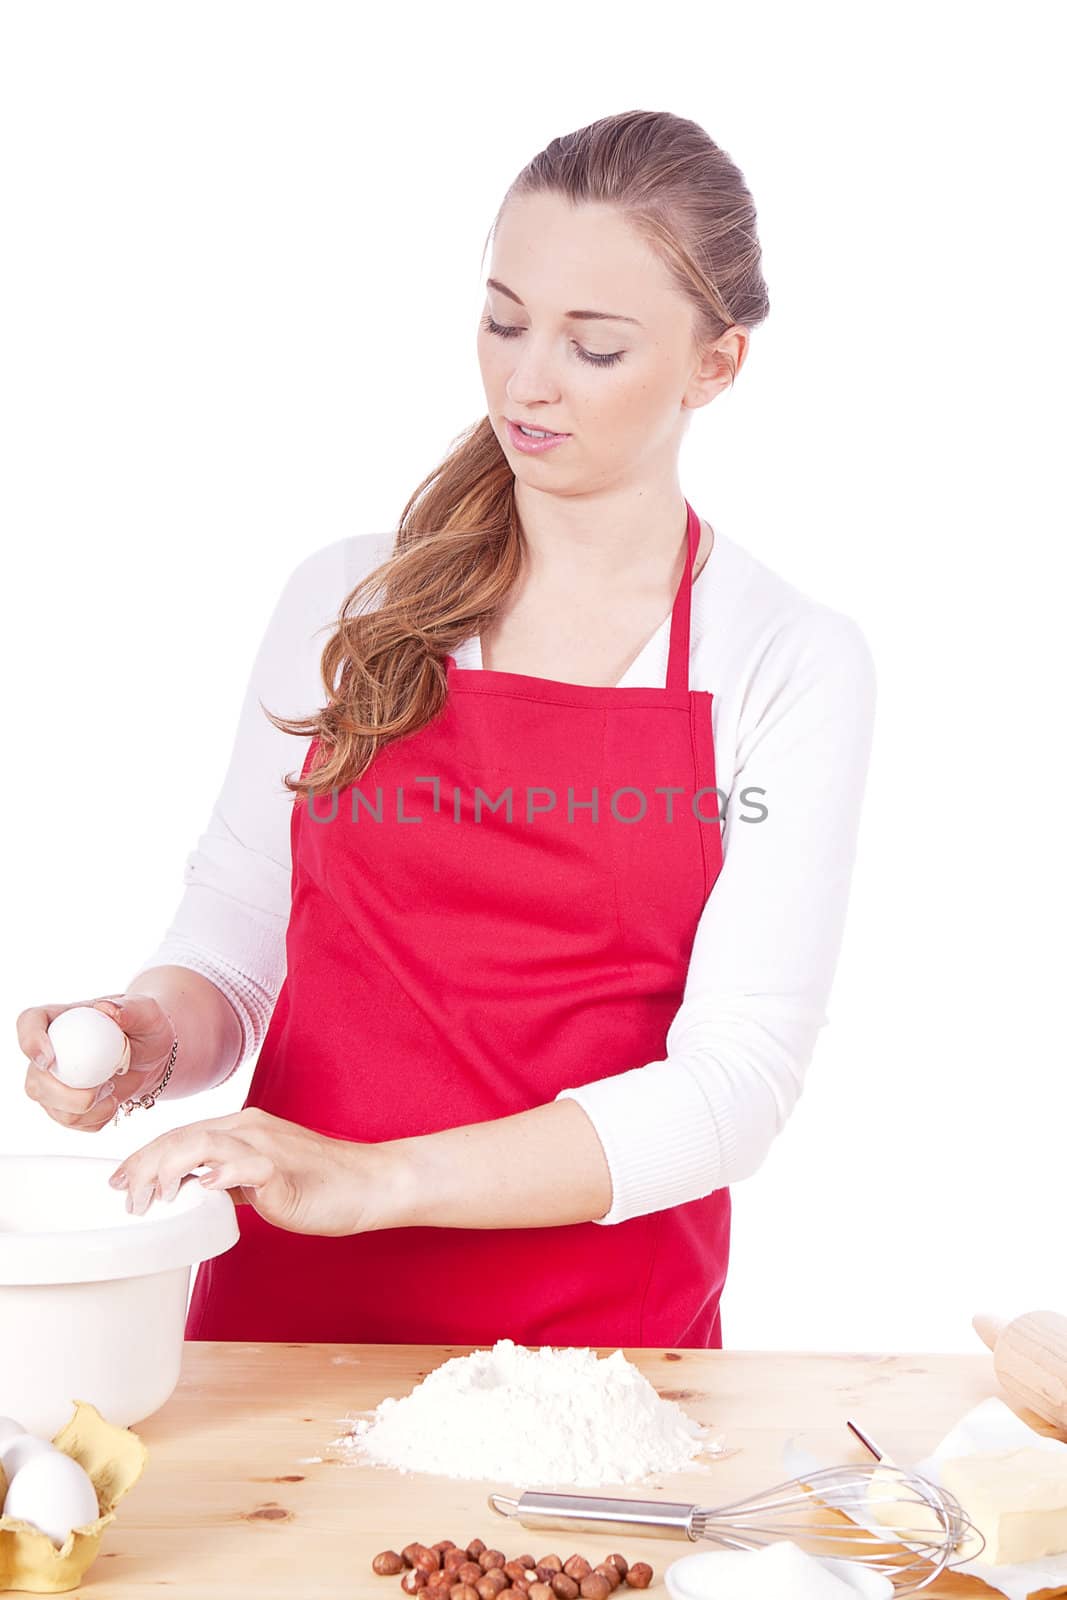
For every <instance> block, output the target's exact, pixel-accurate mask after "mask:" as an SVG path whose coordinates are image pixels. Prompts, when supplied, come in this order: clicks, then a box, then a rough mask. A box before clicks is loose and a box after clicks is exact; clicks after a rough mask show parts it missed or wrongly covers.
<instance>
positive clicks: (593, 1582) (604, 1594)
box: [578, 1572, 611, 1600]
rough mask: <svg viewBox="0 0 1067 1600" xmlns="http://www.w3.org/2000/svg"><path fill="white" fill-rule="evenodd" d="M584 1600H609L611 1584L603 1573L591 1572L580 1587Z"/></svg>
mask: <svg viewBox="0 0 1067 1600" xmlns="http://www.w3.org/2000/svg"><path fill="white" fill-rule="evenodd" d="M578 1589H579V1592H580V1593H581V1596H582V1600H608V1595H609V1594H610V1593H611V1584H610V1583H609V1582H608V1580H607V1578H605V1576H604V1574H603V1573H602V1572H589V1573H587V1574H586V1576H585V1577H584V1578H583V1579H582V1581H581V1583H579V1585H578Z"/></svg>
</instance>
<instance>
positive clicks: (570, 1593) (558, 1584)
mask: <svg viewBox="0 0 1067 1600" xmlns="http://www.w3.org/2000/svg"><path fill="white" fill-rule="evenodd" d="M551 1583H552V1593H553V1594H554V1595H555V1596H556V1597H557V1600H578V1582H577V1579H575V1578H572V1577H570V1576H569V1575H568V1574H567V1573H566V1572H557V1573H556V1576H555V1577H554V1578H553V1579H552V1580H551Z"/></svg>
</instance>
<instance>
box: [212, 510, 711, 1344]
mask: <svg viewBox="0 0 1067 1600" xmlns="http://www.w3.org/2000/svg"><path fill="white" fill-rule="evenodd" d="M686 506H687V509H688V523H687V555H686V562H685V572H684V574H683V577H682V582H681V584H680V586H679V589H678V594H677V597H676V599H675V602H674V607H673V611H672V615H671V631H670V651H669V667H668V673H667V686H666V688H664V689H648V688H637V687H634V688H601V687H593V686H587V685H579V684H570V683H562V682H558V681H556V680H555V679H552V678H536V677H530V676H527V675H526V674H524V673H514V672H496V671H491V670H489V669H480V670H479V669H464V668H459V667H457V666H456V663H455V660H454V658H453V657H452V656H448V657H447V659H446V670H447V682H448V697H447V700H446V702H445V704H444V706H443V707H442V709H441V711H440V713H439V714H438V715H437V716H436V717H435V718H434V719H433V721H432V722H431V723H430V724H428V725H427V726H425V727H423V728H420V729H419V730H418V731H417V732H415V733H413V734H410V735H408V736H407V737H405V738H403V739H400V740H398V741H395V742H394V743H392V744H390V745H387V746H386V747H385V748H384V749H382V750H380V751H379V752H378V753H377V755H376V756H375V758H374V761H373V762H372V764H371V766H370V767H369V768H368V770H367V772H365V773H364V775H363V778H362V779H361V780H360V783H359V784H357V785H349V787H348V788H346V789H345V790H343V791H337V790H334V791H331V793H330V794H328V795H320V796H318V797H317V798H316V799H315V801H314V803H313V807H312V810H313V811H314V816H310V815H309V812H308V806H307V804H306V803H305V804H300V803H296V804H294V807H293V815H292V822H291V838H292V910H291V914H290V918H289V924H288V929H287V933H286V957H287V974H286V978H285V981H284V983H283V985H282V988H281V992H280V994H279V996H278V1001H277V1004H276V1006H275V1009H274V1013H273V1016H272V1017H271V1022H270V1026H269V1028H268V1030H267V1035H266V1038H265V1039H264V1042H263V1046H262V1049H261V1051H260V1055H259V1060H258V1062H257V1064H256V1069H255V1073H254V1075H253V1078H252V1082H251V1085H250V1087H249V1092H248V1095H247V1098H246V1100H245V1104H246V1105H248V1106H260V1107H262V1108H263V1109H264V1110H266V1111H270V1112H273V1113H274V1115H275V1116H279V1117H284V1118H286V1119H288V1120H289V1121H292V1122H296V1123H300V1124H301V1125H303V1126H304V1127H307V1128H311V1129H314V1130H315V1131H317V1132H319V1133H323V1134H326V1135H328V1136H330V1137H333V1138H340V1139H353V1140H358V1141H362V1142H376V1141H379V1140H388V1139H400V1138H408V1137H413V1136H415V1135H420V1134H428V1133H433V1132H436V1131H437V1130H439V1129H442V1128H450V1127H455V1126H460V1125H463V1124H467V1123H475V1122H484V1121H486V1120H489V1119H494V1118H498V1117H507V1116H511V1115H512V1114H513V1113H515V1112H519V1111H525V1110H528V1109H530V1108H531V1107H533V1106H539V1105H543V1104H545V1103H546V1102H548V1101H551V1100H553V1099H554V1098H555V1096H556V1095H557V1094H558V1092H559V1091H560V1090H561V1089H564V1088H569V1087H575V1086H577V1085H579V1084H582V1083H587V1082H590V1081H591V1080H593V1079H597V1078H604V1077H609V1076H613V1075H614V1074H616V1073H620V1072H625V1071H627V1070H628V1069H629V1068H631V1067H639V1066H641V1065H643V1064H644V1063H645V1062H648V1061H654V1060H662V1059H664V1058H665V1057H666V1054H667V1052H666V1043H665V1041H666V1034H667V1029H668V1027H669V1026H670V1023H671V1020H672V1018H673V1017H674V1015H675V1012H676V1011H677V1010H678V1008H679V1006H680V1005H681V1002H682V996H683V991H684V988H685V981H686V973H687V970H688V965H689V956H690V951H691V949H692V945H693V938H694V935H695V933H696V927H697V923H698V921H699V919H700V914H701V912H702V910H703V908H704V903H705V901H706V900H707V898H708V895H709V894H710V892H711V890H712V887H713V885H714V883H715V880H716V878H717V877H718V874H719V871H720V869H721V867H722V842H721V832H720V827H719V822H718V815H717V814H718V799H717V796H716V791H715V753H714V744H713V738H712V724H711V702H712V696H711V694H710V693H709V692H707V691H701V690H691V689H690V688H689V686H688V684H689V630H690V599H691V590H692V574H693V561H694V557H695V554H696V549H697V546H698V544H699V540H700V521H699V518H698V517H697V516H696V513H695V512H694V511H693V509H692V507H691V506H689V503H688V501H687V502H686ZM316 743H317V739H313V740H312V741H311V744H310V747H309V749H308V753H307V758H306V760H305V762H304V767H303V772H304V774H305V775H306V773H307V772H308V770H309V767H310V765H311V761H312V757H313V752H314V749H315V746H316ZM662 786H671V787H673V789H674V793H673V794H665V793H664V792H663V788H662ZM355 790H358V791H359V794H360V796H361V799H360V800H359V801H358V802H357V801H356V796H355V793H354V791H355ZM509 790H510V796H511V809H510V815H509V811H508V805H507V799H508V791H509ZM594 800H595V802H596V810H594V808H593V802H594ZM494 806H495V807H496V809H492V807H494ZM568 807H570V812H571V815H570V818H568ZM512 1159H516V1153H515V1152H514V1151H513V1154H512ZM517 1159H519V1160H520V1161H521V1159H522V1156H521V1151H520V1152H518V1153H517ZM559 1176H560V1175H559V1173H558V1171H557V1170H556V1169H555V1168H552V1169H551V1170H548V1171H546V1172H543V1173H538V1172H534V1171H531V1172H530V1174H529V1178H530V1184H531V1189H532V1190H535V1189H536V1188H537V1187H538V1186H539V1185H540V1184H553V1183H556V1182H557V1181H558V1179H559ZM237 1215H238V1219H239V1222H240V1229H241V1237H240V1239H239V1241H238V1243H237V1244H236V1245H234V1246H233V1248H232V1249H230V1250H229V1251H227V1252H226V1253H225V1254H223V1255H220V1256H216V1257H215V1258H214V1259H213V1260H211V1261H206V1262H203V1263H202V1264H201V1266H200V1269H199V1272H198V1274H197V1279H196V1285H195V1289H194V1293H193V1297H192V1302H191V1305H190V1308H189V1317H188V1323H187V1327H186V1337H187V1338H189V1339H241V1340H254V1341H266V1340H282V1341H284V1340H292V1341H301V1342H302V1341H313V1342H318V1341H324V1342H335V1341H336V1342H343V1343H378V1342H383V1343H400V1344H405V1343H406V1344H446V1345H453V1344H458V1345H491V1344H493V1343H494V1342H495V1341H496V1340H497V1339H499V1338H510V1339H514V1340H515V1342H516V1343H518V1344H526V1345H534V1346H536V1345H541V1344H554V1345H563V1344H570V1345H583V1346H584V1345H588V1346H592V1347H594V1348H597V1347H609V1346H610V1347H612V1348H614V1347H641V1346H652V1347H666V1346H690V1347H694V1348H708V1349H717V1348H720V1347H721V1345H722V1336H721V1328H720V1322H719V1297H720V1294H721V1292H722V1287H723V1282H724V1279H725V1276H726V1265H727V1256H728V1251H729V1230H730V1192H729V1190H728V1189H725V1188H724V1189H717V1190H715V1191H714V1192H713V1193H712V1194H709V1195H706V1196H705V1197H703V1198H701V1199H697V1200H692V1201H689V1202H687V1203H686V1204H684V1205H676V1206H672V1207H670V1208H669V1209H667V1210H661V1211H655V1212H650V1213H647V1214H645V1215H642V1216H637V1217H632V1218H630V1219H629V1220H628V1221H625V1222H621V1223H617V1224H605V1225H598V1224H597V1223H595V1222H592V1221H590V1222H579V1223H575V1224H571V1225H568V1226H565V1227H547V1228H434V1227H417V1228H414V1227H404V1228H392V1229H386V1230H383V1231H381V1232H373V1233H361V1234H354V1235H351V1236H348V1237H345V1238H326V1237H317V1236H312V1235H306V1234H297V1233H290V1232H287V1231H286V1230H285V1229H281V1228H276V1227H274V1226H273V1225H272V1224H270V1223H268V1222H265V1221H264V1220H263V1218H262V1217H260V1216H259V1214H258V1213H257V1212H256V1211H255V1210H254V1208H253V1207H252V1206H240V1207H239V1208H238V1212H237Z"/></svg>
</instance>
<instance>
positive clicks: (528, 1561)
mask: <svg viewBox="0 0 1067 1600" xmlns="http://www.w3.org/2000/svg"><path fill="white" fill-rule="evenodd" d="M515 1560H516V1561H517V1562H518V1563H519V1565H520V1566H522V1567H536V1565H537V1562H536V1561H535V1560H534V1558H533V1556H516V1557H515Z"/></svg>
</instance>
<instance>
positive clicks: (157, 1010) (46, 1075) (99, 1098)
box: [15, 993, 174, 1133]
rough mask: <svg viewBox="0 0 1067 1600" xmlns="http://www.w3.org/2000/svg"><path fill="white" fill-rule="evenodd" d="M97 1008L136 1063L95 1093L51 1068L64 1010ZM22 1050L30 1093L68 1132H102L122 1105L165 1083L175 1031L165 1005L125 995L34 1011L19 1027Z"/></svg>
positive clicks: (141, 996)
mask: <svg viewBox="0 0 1067 1600" xmlns="http://www.w3.org/2000/svg"><path fill="white" fill-rule="evenodd" d="M74 1006H95V1008H96V1009H97V1010H98V1011H103V1012H104V1014H105V1015H106V1016H109V1017H110V1018H111V1019H112V1021H113V1022H116V1023H117V1024H118V1026H119V1027H120V1028H121V1029H122V1031H123V1033H124V1034H125V1035H126V1037H127V1038H128V1039H129V1041H130V1064H129V1066H128V1067H127V1068H125V1070H124V1071H122V1072H121V1073H119V1074H118V1075H117V1076H116V1077H114V1078H111V1079H109V1080H108V1082H107V1083H103V1084H101V1085H100V1086H99V1087H98V1088H94V1089H73V1088H71V1086H70V1085H69V1084H66V1083H62V1082H61V1081H60V1079H59V1078H57V1077H56V1075H55V1073H54V1072H51V1071H49V1070H48V1068H49V1067H50V1066H51V1065H53V1064H54V1062H55V1051H54V1050H53V1048H52V1041H51V1040H50V1039H49V1037H48V1028H49V1027H50V1025H51V1024H52V1022H54V1020H55V1019H56V1017H58V1016H59V1015H60V1013H61V1012H63V1011H70V1010H72V1009H73V1008H74ZM15 1027H16V1030H17V1032H18V1041H19V1048H20V1049H21V1050H22V1052H23V1054H24V1055H26V1056H28V1057H29V1061H30V1065H29V1067H28V1068H27V1071H26V1085H25V1088H26V1093H27V1094H28V1095H29V1097H30V1099H31V1100H37V1101H38V1102H39V1103H40V1104H41V1105H42V1106H43V1107H44V1109H45V1111H46V1112H47V1113H48V1115H49V1116H50V1117H51V1118H52V1120H53V1122H58V1123H61V1124H62V1126H63V1127H64V1128H78V1129H80V1130H81V1131H82V1132H83V1133H99V1131H100V1129H101V1128H106V1127H107V1125H108V1123H109V1122H111V1121H112V1119H113V1118H114V1115H115V1112H116V1110H117V1108H118V1106H119V1103H120V1102H121V1101H123V1100H129V1099H131V1098H134V1099H136V1098H138V1097H139V1096H140V1095H143V1094H149V1093H151V1091H152V1090H153V1089H154V1088H156V1086H157V1085H158V1084H159V1082H160V1080H161V1078H162V1077H163V1074H164V1072H165V1071H166V1069H167V1063H168V1061H169V1060H170V1052H171V1048H172V1046H173V1044H174V1028H173V1026H172V1025H171V1020H170V1018H169V1017H168V1015H167V1013H166V1012H165V1011H164V1010H163V1008H162V1006H161V1005H160V1004H159V1001H158V1000H156V999H155V998H154V996H152V995H150V994H136V993H134V994H120V995H113V996H109V997H108V998H106V999H98V1000H72V1001H70V1002H69V1004H67V1005H62V1006H29V1007H28V1008H27V1009H26V1010H25V1011H22V1012H20V1013H19V1016H18V1019H17V1021H16V1023H15Z"/></svg>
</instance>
